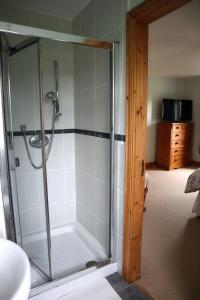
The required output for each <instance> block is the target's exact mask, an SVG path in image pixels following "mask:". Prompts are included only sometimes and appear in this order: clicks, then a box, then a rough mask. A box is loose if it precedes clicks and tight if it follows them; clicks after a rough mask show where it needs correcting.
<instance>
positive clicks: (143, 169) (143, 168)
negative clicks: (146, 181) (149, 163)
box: [141, 160, 145, 176]
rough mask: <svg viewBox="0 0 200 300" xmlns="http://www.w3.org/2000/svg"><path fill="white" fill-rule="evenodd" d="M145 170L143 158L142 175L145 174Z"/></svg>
mask: <svg viewBox="0 0 200 300" xmlns="http://www.w3.org/2000/svg"><path fill="white" fill-rule="evenodd" d="M144 171H145V167H144V160H142V172H141V175H142V176H144Z"/></svg>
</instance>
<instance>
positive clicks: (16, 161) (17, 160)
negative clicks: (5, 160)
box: [15, 157, 20, 168]
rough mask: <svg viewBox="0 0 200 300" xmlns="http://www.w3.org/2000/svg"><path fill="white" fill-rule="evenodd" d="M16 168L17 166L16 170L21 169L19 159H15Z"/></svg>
mask: <svg viewBox="0 0 200 300" xmlns="http://www.w3.org/2000/svg"><path fill="white" fill-rule="evenodd" d="M15 166H16V168H19V166H20V160H19V157H15Z"/></svg>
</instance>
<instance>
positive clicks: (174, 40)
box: [149, 0, 200, 77]
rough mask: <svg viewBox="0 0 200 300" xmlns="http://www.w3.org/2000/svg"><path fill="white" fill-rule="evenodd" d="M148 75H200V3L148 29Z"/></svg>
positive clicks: (180, 10)
mask: <svg viewBox="0 0 200 300" xmlns="http://www.w3.org/2000/svg"><path fill="white" fill-rule="evenodd" d="M149 74H150V75H154V76H176V77H179V76H181V77H183V76H184V77H188V76H198V75H200V1H199V0H193V1H192V2H190V3H188V4H187V5H185V6H183V7H181V8H180V9H178V10H176V11H174V12H173V13H170V14H169V15H167V16H165V17H163V18H161V19H160V20H158V21H156V22H154V23H152V24H151V25H150V26H149Z"/></svg>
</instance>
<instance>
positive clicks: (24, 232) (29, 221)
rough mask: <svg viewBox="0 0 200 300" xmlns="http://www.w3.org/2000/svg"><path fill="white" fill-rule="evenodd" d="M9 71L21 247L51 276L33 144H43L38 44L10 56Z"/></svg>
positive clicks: (37, 151) (38, 151) (38, 162)
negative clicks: (34, 142)
mask: <svg viewBox="0 0 200 300" xmlns="http://www.w3.org/2000/svg"><path fill="white" fill-rule="evenodd" d="M13 40H14V41H15V42H16V37H13V36H9V41H10V42H11V43H12V41H13ZM9 71H10V94H11V97H10V98H11V100H10V109H11V111H10V113H8V112H7V113H6V117H7V119H8V120H9V121H8V122H7V123H9V128H7V130H8V131H9V132H11V133H12V134H11V136H12V138H11V141H12V143H11V144H12V146H11V147H10V152H11V154H10V157H9V158H10V159H9V160H10V174H11V175H10V176H11V178H12V173H13V174H14V175H13V176H15V177H16V189H17V190H16V189H15V188H14V187H13V185H12V195H13V204H14V206H16V207H17V205H18V207H17V208H16V209H14V214H15V217H16V218H17V215H16V214H17V213H16V211H17V209H18V212H19V216H20V217H19V216H18V217H19V219H20V229H21V239H22V247H23V248H24V250H25V251H26V253H27V255H28V256H29V258H30V260H31V262H33V263H34V264H35V265H36V266H38V267H39V268H40V270H41V271H43V272H44V273H45V274H46V275H47V276H50V265H49V256H48V240H47V225H46V210H45V196H44V186H43V169H42V149H41V147H39V148H37V147H32V146H31V145H30V139H31V137H32V139H34V138H36V139H37V142H38V143H39V144H41V138H40V135H39V136H38V135H37V134H40V133H41V126H40V98H39V69H38V48H37V44H33V45H31V46H29V47H26V48H24V49H22V50H20V51H19V52H17V53H15V54H13V55H11V56H10V57H9ZM9 118H10V119H9ZM11 121H12V122H11ZM11 123H12V126H11ZM33 165H35V166H37V168H35V167H34V166H33ZM39 166H40V167H39ZM38 167H39V168H38ZM13 182H14V180H13ZM17 198H18V203H17V204H16V201H17Z"/></svg>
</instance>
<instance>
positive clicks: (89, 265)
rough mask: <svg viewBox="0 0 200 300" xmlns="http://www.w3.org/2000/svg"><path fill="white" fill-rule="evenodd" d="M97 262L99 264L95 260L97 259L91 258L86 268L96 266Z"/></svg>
mask: <svg viewBox="0 0 200 300" xmlns="http://www.w3.org/2000/svg"><path fill="white" fill-rule="evenodd" d="M97 264H98V262H97V261H95V260H90V261H88V262H87V263H86V268H91V267H94V266H96V265H97Z"/></svg>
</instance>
